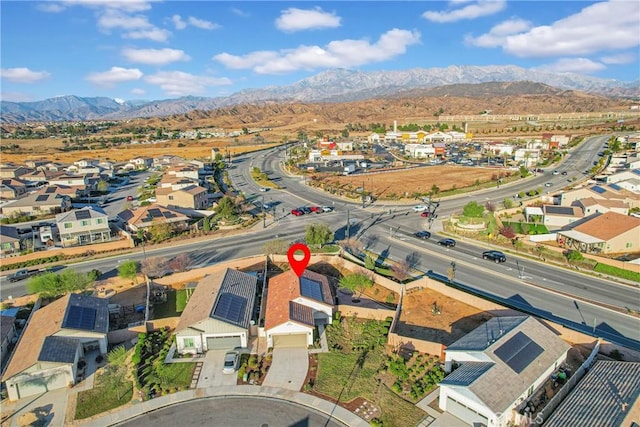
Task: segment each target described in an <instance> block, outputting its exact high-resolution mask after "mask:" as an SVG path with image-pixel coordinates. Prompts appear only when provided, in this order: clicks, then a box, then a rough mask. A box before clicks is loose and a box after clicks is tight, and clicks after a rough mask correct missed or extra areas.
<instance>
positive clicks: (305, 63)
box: [212, 29, 420, 74]
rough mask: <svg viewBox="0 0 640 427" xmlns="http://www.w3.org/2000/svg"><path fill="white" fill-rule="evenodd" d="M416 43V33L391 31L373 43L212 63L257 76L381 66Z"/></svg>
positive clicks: (342, 44) (306, 48) (333, 44)
mask: <svg viewBox="0 0 640 427" xmlns="http://www.w3.org/2000/svg"><path fill="white" fill-rule="evenodd" d="M417 43H420V33H419V32H417V31H407V30H399V29H392V30H389V31H387V32H386V33H384V34H382V35H381V36H380V39H379V40H378V41H377V42H376V43H373V44H372V43H370V42H369V41H367V40H350V39H347V40H337V41H332V42H330V43H329V44H328V45H327V46H326V47H325V48H322V47H320V46H304V45H303V46H298V47H297V48H295V49H283V50H280V51H255V52H251V53H248V54H246V55H231V54H229V53H226V52H225V53H221V54H218V55H215V56H214V57H213V58H212V59H213V60H215V61H218V62H220V63H221V64H223V65H225V66H226V67H228V68H234V69H249V68H250V69H253V71H255V72H256V73H259V74H277V73H286V72H291V71H297V70H313V69H316V68H332V67H344V68H348V67H355V66H360V65H364V64H369V63H374V62H383V61H387V60H389V59H392V58H394V57H396V56H398V55H401V54H403V53H405V52H406V50H407V47H408V46H410V45H413V44H417Z"/></svg>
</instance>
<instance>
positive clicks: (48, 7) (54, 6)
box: [36, 2, 66, 13]
mask: <svg viewBox="0 0 640 427" xmlns="http://www.w3.org/2000/svg"><path fill="white" fill-rule="evenodd" d="M36 9H38V10H39V11H40V12H46V13H59V12H62V11H63V10H65V9H66V7H64V5H63V4H60V3H53V2H50V3H49V2H47V3H38V4H37V5H36Z"/></svg>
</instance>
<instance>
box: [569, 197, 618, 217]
mask: <svg viewBox="0 0 640 427" xmlns="http://www.w3.org/2000/svg"><path fill="white" fill-rule="evenodd" d="M573 204H574V205H575V206H578V207H579V208H580V209H582V212H583V213H584V216H589V215H593V214H594V213H605V212H609V211H611V212H616V213H619V214H621V215H629V205H627V204H626V203H625V202H623V201H622V200H619V199H612V200H609V199H594V198H593V197H589V198H586V199H580V200H577V201H575V202H574V203H573Z"/></svg>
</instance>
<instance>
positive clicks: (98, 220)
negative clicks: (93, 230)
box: [96, 218, 104, 224]
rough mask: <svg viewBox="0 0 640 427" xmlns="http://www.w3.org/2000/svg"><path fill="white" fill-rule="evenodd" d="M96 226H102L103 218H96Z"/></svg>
mask: <svg viewBox="0 0 640 427" xmlns="http://www.w3.org/2000/svg"><path fill="white" fill-rule="evenodd" d="M96 224H104V218H96Z"/></svg>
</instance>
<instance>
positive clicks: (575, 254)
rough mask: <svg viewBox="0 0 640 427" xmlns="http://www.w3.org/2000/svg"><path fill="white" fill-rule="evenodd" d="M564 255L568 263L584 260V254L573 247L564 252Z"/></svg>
mask: <svg viewBox="0 0 640 427" xmlns="http://www.w3.org/2000/svg"><path fill="white" fill-rule="evenodd" d="M565 257H566V258H567V261H568V262H569V264H573V263H576V262H580V261H582V260H584V256H583V255H582V254H581V253H580V251H576V250H574V249H572V250H570V251H567V252H566V253H565Z"/></svg>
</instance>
